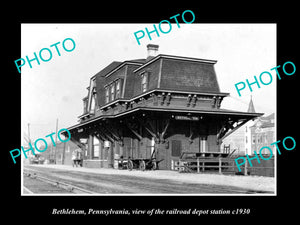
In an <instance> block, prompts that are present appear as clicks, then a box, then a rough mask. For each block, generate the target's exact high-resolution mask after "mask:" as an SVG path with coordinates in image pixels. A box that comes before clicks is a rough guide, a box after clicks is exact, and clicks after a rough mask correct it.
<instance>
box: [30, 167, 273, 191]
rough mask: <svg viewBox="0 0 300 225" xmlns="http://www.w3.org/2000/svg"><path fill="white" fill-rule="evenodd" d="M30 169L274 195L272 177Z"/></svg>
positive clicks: (66, 168) (95, 169) (104, 169)
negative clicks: (138, 178)
mask: <svg viewBox="0 0 300 225" xmlns="http://www.w3.org/2000/svg"><path fill="white" fill-rule="evenodd" d="M30 166H32V167H43V168H51V169H63V170H69V171H80V172H86V173H95V174H106V175H109V174H111V175H113V174H114V175H126V176H135V177H147V178H152V179H158V180H159V179H168V180H173V181H177V182H184V183H191V184H213V185H224V186H233V187H238V188H245V189H251V190H255V191H267V192H273V193H276V179H275V178H274V177H262V176H238V175H220V174H207V173H204V174H192V173H179V172H177V171H168V170H156V171H139V170H133V171H128V170H118V169H107V168H85V167H72V166H68V165H50V164H48V165H30Z"/></svg>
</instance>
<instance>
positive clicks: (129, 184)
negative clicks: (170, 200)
mask: <svg viewBox="0 0 300 225" xmlns="http://www.w3.org/2000/svg"><path fill="white" fill-rule="evenodd" d="M24 170H26V171H27V173H28V171H29V170H30V173H31V174H33V175H34V174H36V175H37V174H38V175H39V177H44V178H46V179H47V180H48V181H49V180H50V181H51V183H52V184H54V185H57V183H59V184H61V185H63V184H67V185H65V189H66V190H70V191H74V192H73V193H80V194H91V193H92V194H114V193H116V194H120V193H122V194H147V193H151V194H155V193H160V194H164V193H166V194H197V193H199V194H201V193H206V194H259V193H267V194H268V193H271V192H265V191H255V190H249V189H241V188H236V187H232V186H218V185H209V184H194V183H189V184H186V183H183V182H175V181H168V180H165V179H163V180H153V179H152V180H151V179H147V178H145V179H139V178H133V177H130V176H127V175H104V174H101V175H95V174H87V173H84V172H79V171H64V170H59V169H51V170H49V169H48V170H47V171H44V170H43V169H42V168H40V170H35V169H31V168H30V169H29V168H26V169H24ZM73 184H76V185H73ZM78 185H79V186H81V187H78ZM72 187H75V188H73V190H72ZM76 187H77V188H76ZM82 187H84V188H82ZM87 189H89V190H87ZM81 190H83V191H81ZM90 190H93V191H95V192H92V191H90Z"/></svg>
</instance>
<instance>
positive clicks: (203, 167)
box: [173, 157, 274, 175]
mask: <svg viewBox="0 0 300 225" xmlns="http://www.w3.org/2000/svg"><path fill="white" fill-rule="evenodd" d="M234 160H235V158H231V157H226V158H223V157H197V158H194V159H184V160H179V161H177V162H174V165H173V167H174V168H173V169H175V170H178V171H179V172H190V173H202V172H208V171H209V172H218V173H219V174H225V173H226V174H240V175H251V174H258V171H259V170H262V169H263V170H273V172H274V167H265V166H262V167H250V165H249V164H248V163H245V164H244V165H243V166H242V168H241V171H238V168H237V166H236V163H235V161H234ZM259 173H262V172H261V171H260V172H259ZM266 174H272V172H271V171H268V172H266Z"/></svg>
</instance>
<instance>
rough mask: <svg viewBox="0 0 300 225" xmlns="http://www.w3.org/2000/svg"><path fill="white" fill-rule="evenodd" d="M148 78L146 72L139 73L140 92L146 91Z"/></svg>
mask: <svg viewBox="0 0 300 225" xmlns="http://www.w3.org/2000/svg"><path fill="white" fill-rule="evenodd" d="M148 78H149V74H148V72H146V71H143V72H142V73H141V91H142V92H146V91H148V86H149V79H148ZM144 79H145V80H144Z"/></svg>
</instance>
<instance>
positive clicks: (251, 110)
mask: <svg viewBox="0 0 300 225" xmlns="http://www.w3.org/2000/svg"><path fill="white" fill-rule="evenodd" d="M247 112H249V113H255V109H254V104H253V101H252V95H251V99H250V102H249V106H248V111H247Z"/></svg>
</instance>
